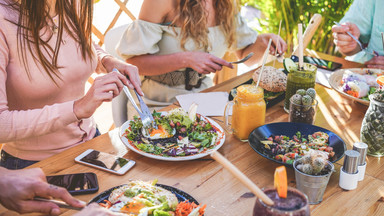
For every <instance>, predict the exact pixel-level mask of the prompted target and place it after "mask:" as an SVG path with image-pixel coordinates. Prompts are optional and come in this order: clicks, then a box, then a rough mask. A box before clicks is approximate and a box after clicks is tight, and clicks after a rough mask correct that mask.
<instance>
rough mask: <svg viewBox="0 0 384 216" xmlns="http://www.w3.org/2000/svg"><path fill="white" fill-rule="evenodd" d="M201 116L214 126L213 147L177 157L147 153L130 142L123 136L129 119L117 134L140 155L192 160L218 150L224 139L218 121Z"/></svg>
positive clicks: (161, 158)
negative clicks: (215, 130)
mask: <svg viewBox="0 0 384 216" xmlns="http://www.w3.org/2000/svg"><path fill="white" fill-rule="evenodd" d="M162 114H163V113H162ZM202 118H205V120H207V121H209V122H210V123H211V125H212V126H214V127H215V128H216V129H217V138H216V144H215V147H214V148H212V149H209V150H207V151H205V152H202V153H198V154H194V155H188V156H178V157H163V156H160V155H155V154H151V153H147V152H144V151H142V150H140V149H138V148H137V147H136V146H135V145H133V144H130V143H129V141H128V139H127V138H126V137H125V136H123V134H124V133H125V130H126V129H127V128H128V127H129V124H130V122H131V120H128V121H126V122H125V123H124V124H123V125H121V127H120V131H119V136H120V139H121V141H122V142H123V143H124V145H126V146H127V147H128V148H129V149H131V150H132V151H134V152H136V153H138V154H141V155H144V156H146V157H149V158H153V159H158V160H165V161H186V160H194V159H197V158H202V157H205V156H207V155H208V154H210V153H212V152H213V151H216V150H218V149H219V148H220V147H221V146H222V145H223V144H224V141H225V133H224V130H223V128H222V127H221V126H220V125H219V124H218V123H216V122H215V121H213V120H212V119H210V118H208V117H203V116H202Z"/></svg>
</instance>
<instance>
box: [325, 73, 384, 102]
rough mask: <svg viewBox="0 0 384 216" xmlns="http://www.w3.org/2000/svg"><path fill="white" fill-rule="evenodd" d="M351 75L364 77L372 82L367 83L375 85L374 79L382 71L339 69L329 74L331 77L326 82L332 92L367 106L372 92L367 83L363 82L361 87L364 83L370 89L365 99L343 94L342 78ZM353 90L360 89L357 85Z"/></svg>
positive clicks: (370, 85)
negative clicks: (334, 91)
mask: <svg viewBox="0 0 384 216" xmlns="http://www.w3.org/2000/svg"><path fill="white" fill-rule="evenodd" d="M351 73H355V74H359V75H362V76H366V77H368V78H369V79H370V80H372V81H368V82H374V84H376V83H375V82H376V81H375V80H376V77H377V76H379V75H380V74H383V71H382V70H381V69H371V68H351V69H340V70H337V71H335V72H333V73H332V74H331V76H330V77H329V80H328V81H329V84H330V85H331V86H332V88H333V89H334V90H336V91H337V92H338V93H340V94H341V95H342V96H343V97H345V98H348V99H351V100H354V101H356V102H358V103H361V104H364V105H367V106H368V105H369V99H368V95H369V94H370V93H371V92H373V91H374V89H373V86H372V83H367V81H363V84H362V85H365V84H364V83H367V84H368V86H369V87H370V89H369V92H368V95H367V96H365V97H362V98H359V97H355V96H352V95H350V94H347V93H346V92H344V90H343V85H344V81H343V77H344V76H345V75H346V74H351ZM355 88H357V89H359V88H360V87H359V85H357V86H356V87H355ZM357 93H358V91H357Z"/></svg>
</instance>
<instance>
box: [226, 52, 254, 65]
mask: <svg viewBox="0 0 384 216" xmlns="http://www.w3.org/2000/svg"><path fill="white" fill-rule="evenodd" d="M252 56H253V52H250V53H249V54H248V55H247V56H245V57H244V58H243V59H240V60H238V61H234V62H229V63H231V64H240V63H243V62H245V61H247V60H248V59H250V58H251V57H252Z"/></svg>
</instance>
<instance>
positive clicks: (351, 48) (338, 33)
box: [332, 22, 360, 55]
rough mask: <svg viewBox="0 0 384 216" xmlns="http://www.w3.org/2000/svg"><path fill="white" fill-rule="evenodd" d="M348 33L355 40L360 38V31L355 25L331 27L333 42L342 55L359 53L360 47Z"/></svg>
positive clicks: (347, 24) (346, 24) (345, 24)
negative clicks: (354, 38)
mask: <svg viewBox="0 0 384 216" xmlns="http://www.w3.org/2000/svg"><path fill="white" fill-rule="evenodd" d="M348 31H349V32H350V33H351V34H352V35H353V36H355V37H356V38H359V37H360V30H359V28H358V27H357V25H355V24H353V23H348V22H347V23H344V24H342V25H341V26H338V25H334V26H332V32H333V34H332V35H333V38H334V40H333V42H334V43H335V44H336V46H337V47H338V49H339V51H340V52H341V53H343V54H344V55H353V54H355V53H357V52H359V51H360V47H359V45H358V44H357V42H356V41H355V40H353V38H352V37H351V36H349V35H348V34H347V32H348Z"/></svg>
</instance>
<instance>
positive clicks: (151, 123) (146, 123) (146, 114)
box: [113, 68, 158, 132]
mask: <svg viewBox="0 0 384 216" xmlns="http://www.w3.org/2000/svg"><path fill="white" fill-rule="evenodd" d="M113 71H116V72H119V71H118V70H117V69H116V68H114V69H113ZM123 91H124V93H125V94H126V95H127V97H128V99H129V101H131V103H132V105H133V107H134V108H135V109H136V111H137V112H138V113H139V115H140V118H141V122H142V123H143V127H144V128H145V130H146V132H148V131H147V130H148V128H151V127H152V128H156V129H157V128H158V127H157V124H156V122H155V120H154V119H153V116H152V114H151V111H149V108H148V106H147V105H146V104H145V102H144V100H143V98H141V96H140V95H139V94H138V93H137V91H136V89H134V91H135V93H136V96H137V99H138V100H139V103H140V107H141V109H140V108H139V107H138V106H137V105H136V102H135V100H134V99H133V97H132V95H131V92H130V91H129V89H128V87H127V86H126V85H124V87H123Z"/></svg>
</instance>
